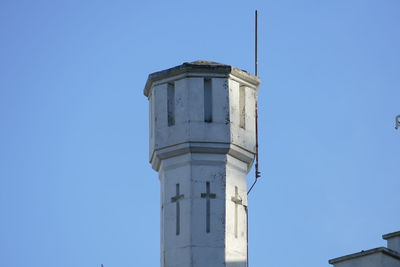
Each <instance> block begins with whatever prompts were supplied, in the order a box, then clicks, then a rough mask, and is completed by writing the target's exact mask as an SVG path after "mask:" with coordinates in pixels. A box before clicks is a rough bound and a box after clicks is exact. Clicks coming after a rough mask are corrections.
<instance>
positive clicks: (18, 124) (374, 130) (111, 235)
mask: <svg viewBox="0 0 400 267" xmlns="http://www.w3.org/2000/svg"><path fill="white" fill-rule="evenodd" d="M256 8H257V9H259V12H260V22H259V23H260V26H259V28H260V71H259V72H260V77H261V80H262V86H261V88H260V94H259V103H260V142H261V148H260V149H261V150H260V152H261V154H260V158H261V171H262V173H263V177H262V180H260V182H259V183H258V185H257V187H256V188H255V189H254V190H253V192H252V194H251V196H250V266H252V267H256V266H258V267H263V266H271V267H275V266H276V267H289V266H311V267H321V266H328V263H327V260H328V259H330V258H333V257H337V256H341V255H345V254H348V253H353V252H358V251H360V250H362V249H368V248H372V247H378V246H382V245H384V244H385V243H384V242H383V240H381V239H380V235H381V234H384V233H387V232H391V231H397V230H400V209H399V203H400V193H399V188H400V169H399V166H400V131H396V130H394V118H395V116H396V115H397V114H400V104H399V103H400V27H399V25H400V16H399V14H400V2H399V1H398V0H375V1H369V0H350V1H349V0H336V1H321V0H315V1H311V0H309V1H286V0H283V1H268V0H263V1H208V0H206V1H158V2H157V1H146V2H145V1H118V0H117V1H85V0H83V1H82V0H80V1H75V0H68V1H50V0H49V1H42V0H38V1H28V0H26V1H19V0H18V1H11V0H2V1H1V2H0V37H1V42H0V266H2V267H3V266H4V267H27V266H29V267H56V266H57V267H67V266H68V267H71V266H73V267H90V266H93V267H100V264H101V263H103V264H104V266H105V267H127V266H155V267H157V266H159V182H158V179H157V173H156V172H154V171H153V170H152V169H151V167H150V165H149V164H148V158H147V155H148V145H147V144H148V115H147V112H148V108H147V99H146V98H145V97H144V96H143V87H144V84H145V82H146V79H147V75H148V74H149V73H152V72H155V71H159V70H163V69H165V68H169V67H173V66H176V65H179V64H181V63H183V62H185V61H194V60H198V59H206V60H212V61H217V62H221V63H225V64H231V65H234V66H236V67H239V68H242V69H246V70H249V71H251V72H252V71H253V12H254V9H256ZM252 177H253V174H251V175H249V179H253V178H252Z"/></svg>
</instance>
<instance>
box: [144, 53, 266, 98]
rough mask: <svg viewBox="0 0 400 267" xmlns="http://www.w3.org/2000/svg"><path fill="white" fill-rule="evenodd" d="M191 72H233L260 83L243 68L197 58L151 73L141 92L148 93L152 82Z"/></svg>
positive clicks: (251, 81) (240, 76) (253, 82)
mask: <svg viewBox="0 0 400 267" xmlns="http://www.w3.org/2000/svg"><path fill="white" fill-rule="evenodd" d="M193 72H197V73H198V72H200V73H208V72H210V73H221V74H226V75H228V74H233V75H235V76H237V77H239V78H241V79H243V80H245V81H247V82H250V83H252V84H254V85H255V86H258V85H259V84H260V79H259V78H258V77H257V76H255V75H253V74H250V73H249V72H247V71H245V70H241V69H238V68H235V67H232V66H230V65H225V64H221V63H217V62H212V61H206V60H197V61H193V62H184V63H183V64H182V65H179V66H175V67H172V68H169V69H166V70H162V71H157V72H154V73H151V74H150V75H149V77H148V79H147V82H146V85H145V87H144V90H143V93H144V95H145V96H148V95H149V92H150V88H151V86H152V84H153V82H155V81H158V80H161V79H164V78H167V77H170V76H175V75H179V74H182V73H193Z"/></svg>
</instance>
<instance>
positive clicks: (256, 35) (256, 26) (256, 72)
mask: <svg viewBox="0 0 400 267" xmlns="http://www.w3.org/2000/svg"><path fill="white" fill-rule="evenodd" d="M254 37H255V40H254V46H255V47H254V48H255V49H254V63H255V66H254V70H255V75H256V76H257V75H258V11H257V10H256V14H255V34H254Z"/></svg>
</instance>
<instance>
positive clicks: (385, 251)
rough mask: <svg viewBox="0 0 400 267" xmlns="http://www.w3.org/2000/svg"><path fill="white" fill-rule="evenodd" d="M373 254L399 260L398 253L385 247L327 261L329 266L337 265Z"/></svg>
mask: <svg viewBox="0 0 400 267" xmlns="http://www.w3.org/2000/svg"><path fill="white" fill-rule="evenodd" d="M375 253H383V254H386V255H388V256H391V257H393V258H396V259H398V260H400V253H397V252H396V251H394V250H391V249H388V248H385V247H379V248H373V249H369V250H363V251H361V252H357V253H353V254H349V255H346V256H342V257H338V258H334V259H331V260H329V261H328V262H329V264H335V263H339V262H342V261H346V260H351V259H354V258H359V257H363V256H366V255H370V254H375Z"/></svg>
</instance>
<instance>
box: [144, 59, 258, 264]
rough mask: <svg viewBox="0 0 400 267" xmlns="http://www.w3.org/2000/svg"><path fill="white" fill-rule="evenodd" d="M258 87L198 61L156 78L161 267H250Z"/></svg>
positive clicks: (152, 83)
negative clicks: (251, 176)
mask: <svg viewBox="0 0 400 267" xmlns="http://www.w3.org/2000/svg"><path fill="white" fill-rule="evenodd" d="M258 85H259V79H258V78H257V77H256V76H254V75H251V74H249V73H248V72H246V71H243V70H240V69H237V68H234V67H232V66H229V65H224V64H219V63H215V62H209V61H195V62H191V63H184V64H182V65H180V66H177V67H174V68H171V69H167V70H164V71H160V72H155V73H153V74H150V75H149V78H148V80H147V83H146V86H145V89H144V94H145V95H146V96H147V97H148V100H149V111H150V112H149V113H150V149H149V152H150V153H149V159H150V163H151V165H152V167H153V169H154V170H156V171H158V173H159V179H160V184H161V266H162V267H205V266H207V267H245V266H246V263H247V231H246V230H247V184H246V174H247V173H248V171H249V170H250V168H251V165H252V163H253V160H254V157H255V151H256V150H255V143H256V141H255V104H256V101H257V90H258Z"/></svg>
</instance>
